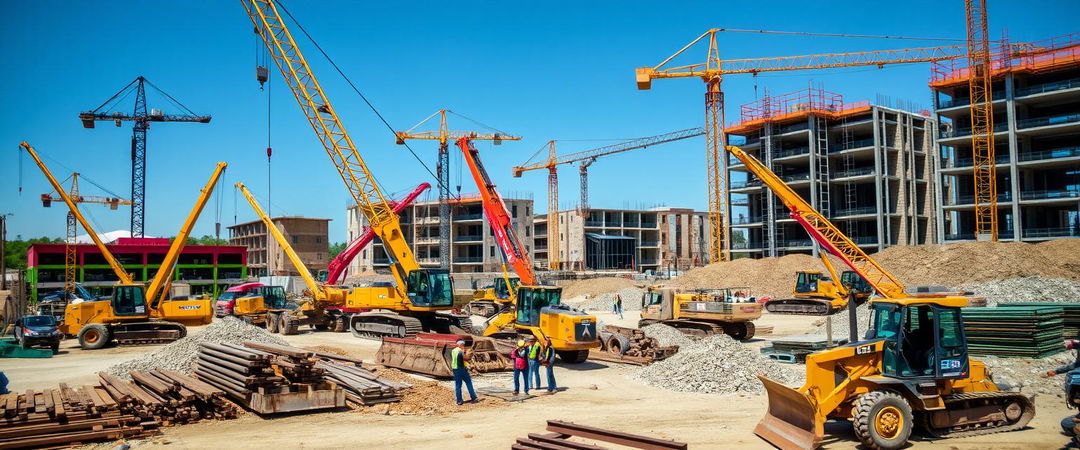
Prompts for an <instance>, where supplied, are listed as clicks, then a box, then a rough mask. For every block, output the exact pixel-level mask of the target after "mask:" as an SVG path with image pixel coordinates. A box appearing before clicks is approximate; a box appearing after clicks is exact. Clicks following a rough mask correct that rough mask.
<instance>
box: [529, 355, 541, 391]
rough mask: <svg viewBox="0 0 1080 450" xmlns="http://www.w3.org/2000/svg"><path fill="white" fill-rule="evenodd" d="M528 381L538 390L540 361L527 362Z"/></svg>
mask: <svg viewBox="0 0 1080 450" xmlns="http://www.w3.org/2000/svg"><path fill="white" fill-rule="evenodd" d="M529 380H531V381H532V387H533V388H536V389H540V361H536V360H532V359H530V360H529Z"/></svg>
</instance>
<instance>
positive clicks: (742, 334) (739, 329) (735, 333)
mask: <svg viewBox="0 0 1080 450" xmlns="http://www.w3.org/2000/svg"><path fill="white" fill-rule="evenodd" d="M756 329H757V328H756V327H754V323H753V322H738V323H733V324H731V325H728V326H727V327H726V328H725V331H727V333H728V334H729V335H731V338H732V339H735V340H736V341H745V340H748V339H750V338H752V337H754V331H755V330H756Z"/></svg>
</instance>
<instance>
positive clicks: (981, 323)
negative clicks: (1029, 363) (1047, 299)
mask: <svg viewBox="0 0 1080 450" xmlns="http://www.w3.org/2000/svg"><path fill="white" fill-rule="evenodd" d="M962 314H963V318H964V332H965V334H967V340H968V351H969V352H970V353H971V354H972V355H984V356H1001V357H1014V358H1043V357H1046V356H1050V355H1053V354H1055V353H1058V352H1060V351H1063V350H1064V347H1062V345H1061V336H1062V334H1063V332H1064V329H1065V328H1064V319H1063V314H1064V313H1063V310H1062V308H1061V306H1058V305H1055V306H1007V307H995V308H963V310H962Z"/></svg>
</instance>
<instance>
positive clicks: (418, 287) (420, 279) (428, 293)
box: [405, 269, 454, 308]
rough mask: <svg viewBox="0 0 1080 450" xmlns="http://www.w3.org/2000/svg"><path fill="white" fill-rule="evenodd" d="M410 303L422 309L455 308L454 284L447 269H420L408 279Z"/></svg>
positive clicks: (407, 288)
mask: <svg viewBox="0 0 1080 450" xmlns="http://www.w3.org/2000/svg"><path fill="white" fill-rule="evenodd" d="M405 284H406V291H407V292H408V294H409V302H411V303H412V304H413V305H414V306H418V307H421V308H440V307H451V306H454V282H453V280H451V279H450V271H449V270H446V269H418V270H414V271H412V272H409V276H408V277H407V278H406V283H405Z"/></svg>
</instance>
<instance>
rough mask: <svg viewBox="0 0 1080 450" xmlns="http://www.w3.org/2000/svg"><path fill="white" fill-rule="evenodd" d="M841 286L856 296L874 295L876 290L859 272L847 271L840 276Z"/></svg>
mask: <svg viewBox="0 0 1080 450" xmlns="http://www.w3.org/2000/svg"><path fill="white" fill-rule="evenodd" d="M840 284H842V285H844V286H845V287H847V288H848V290H850V291H854V292H855V293H856V294H862V295H870V294H872V293H874V288H873V287H872V286H870V282H868V281H866V279H865V278H863V277H861V276H859V274H858V272H855V271H854V270H845V271H844V273H842V274H840Z"/></svg>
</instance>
